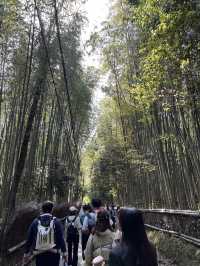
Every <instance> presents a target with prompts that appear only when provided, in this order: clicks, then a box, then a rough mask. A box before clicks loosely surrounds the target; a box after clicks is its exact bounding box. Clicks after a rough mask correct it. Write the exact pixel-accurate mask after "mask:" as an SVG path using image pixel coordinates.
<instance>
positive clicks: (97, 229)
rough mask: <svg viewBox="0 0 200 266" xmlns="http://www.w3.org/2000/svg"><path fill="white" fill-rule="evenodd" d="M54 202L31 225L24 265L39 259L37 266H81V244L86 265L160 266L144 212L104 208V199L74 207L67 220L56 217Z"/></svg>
mask: <svg viewBox="0 0 200 266" xmlns="http://www.w3.org/2000/svg"><path fill="white" fill-rule="evenodd" d="M52 211H53V203H52V202H50V201H46V202H44V203H43V205H42V214H41V215H40V216H39V217H38V218H36V219H35V220H34V221H33V222H32V224H31V225H30V228H29V232H28V239H27V243H26V250H25V254H24V260H23V264H24V265H27V264H28V263H29V262H30V261H31V260H32V259H33V258H36V266H77V265H78V250H79V247H80V244H81V248H82V258H83V260H84V263H85V266H108V265H109V266H157V265H158V264H157V256H156V250H155V248H154V246H153V245H152V244H151V243H150V242H149V240H148V238H147V234H146V231H145V226H144V222H143V217H142V213H141V211H139V210H138V209H135V208H119V207H116V206H114V205H113V204H112V205H110V206H109V205H107V206H106V207H104V206H103V205H102V202H101V200H100V199H93V200H92V202H91V205H90V204H86V205H83V206H71V207H70V208H69V211H68V213H67V215H66V217H65V218H64V219H62V221H61V220H59V219H58V218H56V217H54V216H53V215H52Z"/></svg>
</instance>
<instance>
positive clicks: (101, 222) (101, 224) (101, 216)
mask: <svg viewBox="0 0 200 266" xmlns="http://www.w3.org/2000/svg"><path fill="white" fill-rule="evenodd" d="M107 229H109V230H111V231H112V228H111V225H110V217H109V213H108V212H107V211H106V210H101V211H99V212H98V213H97V221H96V226H95V231H94V233H101V232H105V231H106V230H107Z"/></svg>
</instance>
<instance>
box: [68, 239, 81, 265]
mask: <svg viewBox="0 0 200 266" xmlns="http://www.w3.org/2000/svg"><path fill="white" fill-rule="evenodd" d="M67 244H68V265H72V266H77V264H78V245H79V235H75V236H69V237H68V238H67Z"/></svg>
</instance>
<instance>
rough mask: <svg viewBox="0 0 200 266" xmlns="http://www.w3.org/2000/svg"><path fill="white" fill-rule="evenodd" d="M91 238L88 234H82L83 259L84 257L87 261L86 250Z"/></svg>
mask: <svg viewBox="0 0 200 266" xmlns="http://www.w3.org/2000/svg"><path fill="white" fill-rule="evenodd" d="M89 236H90V234H89V233H88V234H87V233H82V239H81V245H82V257H83V260H85V255H84V250H85V249H86V246H87V242H88V239H89Z"/></svg>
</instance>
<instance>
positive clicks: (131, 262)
mask: <svg viewBox="0 0 200 266" xmlns="http://www.w3.org/2000/svg"><path fill="white" fill-rule="evenodd" d="M147 253H148V254H145V252H142V254H143V255H140V256H139V254H138V252H137V251H136V249H134V248H130V247H128V246H127V245H126V244H125V243H121V244H119V245H118V246H117V247H115V248H114V249H113V250H112V251H111V253H110V257H109V266H158V263H157V255H156V249H155V248H154V246H153V245H152V244H151V243H150V245H149V248H148V252H147Z"/></svg>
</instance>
